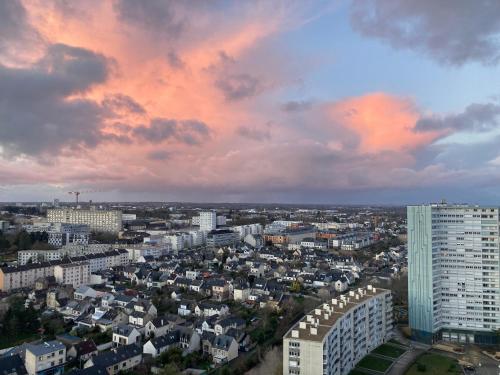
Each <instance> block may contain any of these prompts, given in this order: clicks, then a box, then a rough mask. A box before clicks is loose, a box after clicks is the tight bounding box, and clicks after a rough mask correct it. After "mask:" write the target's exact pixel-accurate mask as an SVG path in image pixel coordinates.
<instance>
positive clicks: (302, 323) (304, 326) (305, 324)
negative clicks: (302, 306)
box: [299, 322, 307, 329]
mask: <svg viewBox="0 0 500 375" xmlns="http://www.w3.org/2000/svg"><path fill="white" fill-rule="evenodd" d="M299 328H300V329H306V328H307V323H306V322H300V323H299Z"/></svg>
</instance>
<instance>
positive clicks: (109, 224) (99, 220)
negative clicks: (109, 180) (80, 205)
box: [47, 208, 122, 233]
mask: <svg viewBox="0 0 500 375" xmlns="http://www.w3.org/2000/svg"><path fill="white" fill-rule="evenodd" d="M47 221H49V222H52V223H70V224H86V225H88V226H89V228H90V230H91V231H96V232H113V233H118V232H119V231H121V230H122V212H121V211H117V210H96V209H89V210H84V209H72V208H57V209H48V210H47Z"/></svg>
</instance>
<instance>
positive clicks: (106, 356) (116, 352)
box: [92, 344, 142, 367]
mask: <svg viewBox="0 0 500 375" xmlns="http://www.w3.org/2000/svg"><path fill="white" fill-rule="evenodd" d="M138 355H142V348H141V347H140V346H139V345H137V344H130V345H125V346H120V347H118V348H116V349H112V350H111V351H109V352H105V353H102V354H99V355H97V356H95V357H93V358H92V363H93V364H94V366H99V367H109V366H112V365H115V364H117V363H120V362H123V361H126V360H128V359H130V358H132V357H135V356H138Z"/></svg>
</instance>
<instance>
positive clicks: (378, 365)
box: [357, 355, 393, 372]
mask: <svg viewBox="0 0 500 375" xmlns="http://www.w3.org/2000/svg"><path fill="white" fill-rule="evenodd" d="M392 362H393V361H391V360H389V359H383V358H377V357H374V356H371V355H367V356H366V357H364V358H363V359H362V360H361V361H359V363H358V365H357V367H363V368H366V369H369V370H375V371H380V372H385V371H386V370H387V369H388V368H389V367H390V366H391V365H392Z"/></svg>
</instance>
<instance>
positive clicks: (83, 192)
mask: <svg viewBox="0 0 500 375" xmlns="http://www.w3.org/2000/svg"><path fill="white" fill-rule="evenodd" d="M98 191H99V190H85V191H68V194H72V195H74V196H75V198H76V205H77V206H78V198H79V197H80V194H87V193H97V192H98Z"/></svg>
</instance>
